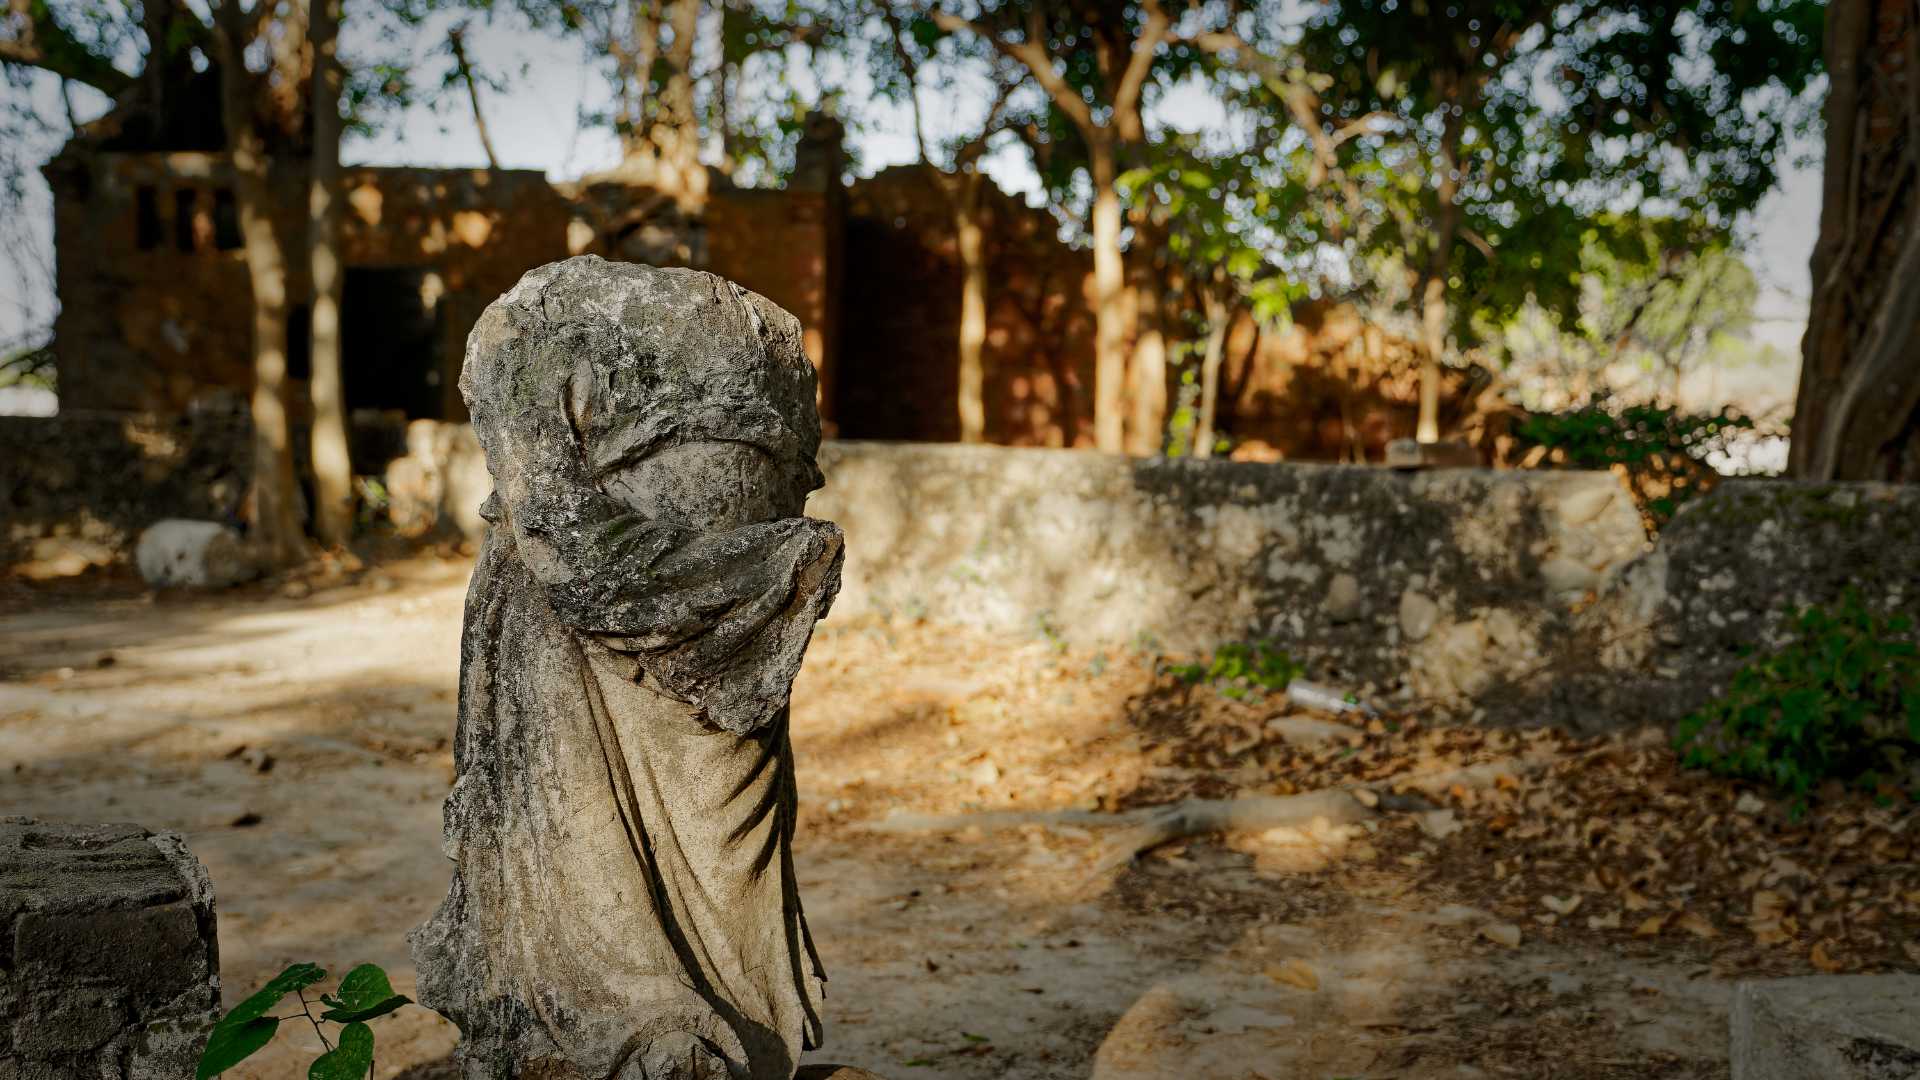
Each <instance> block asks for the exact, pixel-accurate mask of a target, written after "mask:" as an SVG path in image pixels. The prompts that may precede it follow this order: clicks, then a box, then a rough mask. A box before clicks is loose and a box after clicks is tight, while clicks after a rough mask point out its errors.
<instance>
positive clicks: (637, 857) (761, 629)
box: [413, 256, 854, 1080]
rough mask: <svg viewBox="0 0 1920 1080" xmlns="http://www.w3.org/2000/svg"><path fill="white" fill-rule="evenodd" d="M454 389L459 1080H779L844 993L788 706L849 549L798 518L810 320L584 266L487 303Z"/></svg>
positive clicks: (441, 988)
mask: <svg viewBox="0 0 1920 1080" xmlns="http://www.w3.org/2000/svg"><path fill="white" fill-rule="evenodd" d="M460 388H461V391H462V393H463V394H464V395H465V397H466V401H467V406H468V408H469V410H470V411H471V413H472V417H473V427H474V433H475V435H476V436H477V437H478V439H479V441H480V445H481V447H482V448H483V449H484V450H485V451H486V457H487V467H488V470H489V471H490V472H491V473H492V474H493V480H494V493H493V496H492V498H490V499H489V500H488V501H487V504H486V506H485V508H484V510H483V513H484V514H485V516H486V518H487V520H488V521H489V522H490V523H491V527H490V528H489V530H488V533H487V539H486V543H485V545H484V548H483V550H482V553H481V555H480V559H479V562H478V565H477V566H476V567H475V569H474V574H473V581H472V584H471V586H470V587H469V589H468V593H467V607H466V619H465V626H464V632H463V639H462V643H461V662H460V680H461V681H460V725H459V732H458V736H457V741H456V744H455V755H454V761H455V768H456V772H457V778H456V780H455V782H454V786H453V791H452V793H451V794H450V795H449V796H448V797H447V803H446V840H445V843H446V850H447V854H448V856H449V857H450V858H451V859H452V860H453V862H454V864H455V869H454V876H453V883H452V886H451V888H450V889H449V891H448V894H447V898H446V900H445V902H444V903H442V904H441V906H440V908H439V910H438V911H437V912H436V913H435V914H434V916H433V918H432V919H431V920H429V921H428V922H427V923H426V925H424V926H422V927H420V928H419V929H418V930H417V931H415V933H414V935H413V954H414V960H415V963H416V964H417V965H418V968H419V977H420V982H419V985H420V996H421V999H422V1001H423V1002H424V1003H426V1004H427V1005H429V1006H431V1007H432V1008H434V1009H436V1010H438V1011H440V1012H441V1013H443V1014H445V1015H446V1016H447V1017H448V1018H450V1019H452V1020H453V1021H454V1023H456V1024H457V1025H459V1027H460V1029H461V1032H462V1034H463V1036H464V1041H463V1043H462V1050H461V1055H462V1062H463V1068H464V1070H465V1075H466V1076H467V1077H468V1078H469V1080H515V1078H526V1080H532V1078H536V1077H537V1078H541V1080H669V1078H671V1080H694V1078H699V1080H708V1078H713V1080H721V1078H727V1080H734V1078H750V1080H773V1078H779V1080H788V1078H791V1077H793V1076H794V1074H795V1071H796V1068H797V1066H798V1061H799V1056H800V1053H801V1051H802V1050H803V1049H807V1048H811V1047H813V1046H815V1045H817V1044H818V1043H819V1041H820V1009H819V1002H820V994H821V984H822V983H823V982H824V981H825V976H824V975H823V974H822V972H821V969H820V964H819V961H818V959H817V957H816V956H815V955H814V950H813V943H812V941H811V940H810V938H809V937H808V934H807V925H806V919H805V917H804V916H803V915H802V914H801V909H800V900H799V896H798V894H797V892H796V883H795V880H794V871H793V858H792V852H791V842H792V838H793V826H794V806H795V798H794V779H793V759H792V752H791V748H790V746H789V742H788V736H787V699H788V694H789V691H790V687H791V684H792V681H793V677H794V674H795V673H796V672H797V671H798V669H799V667H800V661H801V657H802V655H803V654H804V653H805V651H806V647H807V641H808V639H809V637H810V636H811V634H812V631H813V624H814V622H815V621H816V620H817V619H819V618H821V617H822V616H824V615H825V614H826V612H827V607H828V605H829V604H830V603H831V602H832V600H833V596H834V593H835V591H836V589H837V588H838V586H839V575H840V560H841V537H840V531H839V529H837V528H836V527H834V526H833V525H832V524H830V523H828V522H824V521H815V520H813V519H810V518H806V517H803V516H801V515H802V512H803V508H804V505H805V502H806V496H807V492H809V491H811V490H813V489H815V488H818V487H819V486H820V484H821V477H820V472H819V470H818V469H817V468H816V467H815V465H814V452H815V451H816V450H817V449H818V446H819V441H820V422H819V416H818V414H817V412H816V410H815V406H814V372H813V366H812V364H811V363H809V361H808V359H807V357H806V355H805V353H804V352H803V351H802V350H801V339H800V326H799V324H798V323H797V322H796V321H795V320H794V318H793V317H792V316H791V315H789V314H787V313H786V312H785V311H782V310H780V309H779V308H778V307H776V306H775V305H774V304H772V303H771V302H769V301H767V300H766V299H764V298H762V297H760V296H757V295H755V294H753V293H751V292H748V291H747V290H745V289H742V288H740V287H739V286H737V285H734V284H732V283H730V282H728V281H725V280H723V279H721V278H718V277H715V276H713V275H711V274H705V273H699V272H696V271H688V270H665V269H655V268H652V267H647V266H641V265H636V264H626V263H609V262H605V261H603V260H601V259H598V258H594V257H591V256H588V257H583V258H576V259H569V260H567V261H565V262H560V263H554V264H552V265H549V266H545V267H542V268H540V269H538V270H535V271H533V272H531V273H529V274H528V275H527V276H526V277H525V278H523V279H521V281H520V283H519V284H518V285H516V286H515V287H514V288H513V290H512V291H510V292H508V293H507V294H506V295H505V296H503V297H501V298H500V299H499V300H498V301H496V302H495V303H494V304H493V305H492V306H491V307H489V308H488V309H487V311H486V313H485V314H484V315H483V316H482V317H481V319H480V322H479V324H478V325H477V326H476V327H475V328H474V331H473V336H472V337H471V339H470V340H469V341H468V344H467V356H466V364H465V368H464V370H463V371H462V372H461V376H460ZM844 1075H854V1074H852V1073H847V1074H844Z"/></svg>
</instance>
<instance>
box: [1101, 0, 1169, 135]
mask: <svg viewBox="0 0 1920 1080" xmlns="http://www.w3.org/2000/svg"><path fill="white" fill-rule="evenodd" d="M1172 27H1173V20H1171V19H1169V18H1168V17H1167V13H1166V11H1164V10H1162V9H1161V7H1160V4H1159V3H1158V0H1147V22H1146V25H1145V26H1143V27H1141V29H1140V37H1139V38H1138V39H1137V40H1135V41H1134V43H1133V55H1132V56H1131V57H1129V58H1128V60H1127V70H1126V71H1125V72H1123V73H1122V74H1121V76H1120V85H1119V87H1118V88H1117V89H1115V90H1114V93H1113V122H1114V124H1115V126H1117V127H1118V128H1119V129H1120V138H1121V139H1123V140H1125V141H1127V142H1139V141H1140V140H1141V139H1142V138H1143V137H1144V132H1142V131H1141V128H1140V94H1141V91H1142V90H1143V89H1144V88H1145V86H1146V83H1147V73H1148V72H1150V71H1151V70H1153V54H1154V52H1155V51H1156V50H1158V49H1159V48H1160V43H1161V42H1163V41H1165V40H1166V37H1167V34H1168V32H1169V31H1170V30H1171V29H1172Z"/></svg>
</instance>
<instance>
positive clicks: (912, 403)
mask: <svg viewBox="0 0 1920 1080" xmlns="http://www.w3.org/2000/svg"><path fill="white" fill-rule="evenodd" d="M982 194H983V198H982V204H981V210H980V213H981V223H982V230H983V232H984V233H985V244H984V247H985V252H986V257H987V260H988V272H987V282H988V285H987V288H988V296H987V337H986V346H985V352H984V357H983V360H984V367H985V369H986V371H985V374H986V413H987V441H989V442H993V443H1000V444H1003V445H1010V446H1052V447H1061V446H1090V445H1092V442H1093V435H1092V431H1093V298H1092V276H1093V261H1092V258H1091V256H1090V255H1089V253H1088V252H1086V251H1084V250H1077V249H1075V248H1072V247H1070V246H1069V245H1067V244H1066V243H1064V242H1062V241H1061V239H1060V236H1059V232H1060V227H1059V223H1058V222H1057V221H1056V220H1055V219H1054V217H1053V216H1052V215H1051V214H1049V213H1048V212H1047V211H1045V210H1040V209H1035V208H1033V207H1030V206H1028V205H1026V203H1025V202H1023V201H1022V200H1020V199H1018V198H1015V197H1013V196H1009V195H1007V194H1005V193H1003V192H1001V191H1000V190H999V189H998V188H997V187H994V186H993V185H991V184H988V185H987V186H986V187H985V189H984V190H983V193H982ZM847 204H848V206H847V228H846V243H847V252H846V293H845V299H844V300H843V311H844V313H845V331H844V334H843V340H844V342H845V348H844V349H843V350H842V351H841V353H840V354H839V373H838V381H839V386H840V390H839V395H838V400H837V409H838V414H839V419H840V428H839V430H840V432H841V433H842V434H843V435H845V436H847V437H849V438H862V439H896V440H906V441H935V442H941V441H952V440H954V439H956V438H958V435H959V420H958V415H957V408H956V400H957V385H958V379H957V374H956V369H955V364H956V361H955V353H956V350H957V347H958V342H959V307H960V279H961V268H960V261H959V255H958V251H957V248H956V241H955V239H954V230H953V225H952V222H951V219H950V216H949V212H948V210H947V204H946V201H945V199H944V197H943V196H942V194H941V192H940V191H939V190H938V189H937V188H936V187H935V185H934V184H933V182H932V180H931V178H930V177H929V176H928V174H927V172H926V171H925V170H924V169H922V168H920V167H917V166H900V167H896V168H891V169H886V170H883V171H881V172H880V173H878V174H876V175H875V176H873V177H871V178H868V179H864V180H858V181H855V182H854V183H853V185H852V186H851V187H850V188H849V189H848V199H847ZM1143 272H1145V271H1144V268H1142V267H1139V266H1135V267H1133V268H1131V271H1130V273H1131V274H1132V276H1133V278H1134V280H1135V282H1136V284H1137V280H1138V277H1139V275H1140V274H1141V273H1143ZM1137 302H1138V294H1137V291H1136V290H1135V288H1134V287H1133V286H1130V287H1129V291H1128V293H1127V295H1126V297H1125V299H1124V301H1123V305H1124V307H1125V308H1126V310H1127V312H1128V317H1129V319H1131V313H1132V311H1133V309H1134V306H1135V305H1136V304H1137ZM1165 303H1166V304H1167V307H1168V309H1169V310H1170V311H1171V312H1172V315H1171V316H1170V317H1169V318H1168V320H1167V329H1166V334H1167V338H1168V342H1169V345H1172V344H1173V343H1175V342H1188V343H1197V339H1198V338H1200V337H1201V335H1202V333H1203V325H1202V320H1201V316H1200V314H1199V303H1198V301H1197V300H1196V299H1195V298H1194V297H1191V296H1184V295H1178V294H1176V295H1170V296H1168V297H1167V298H1166V301H1165ZM1131 347H1132V343H1129V348H1131ZM1416 361H1417V357H1416V355H1415V352H1414V347H1413V345H1412V343H1411V342H1409V341H1408V340H1406V339H1405V338H1402V337H1400V336H1397V335H1395V334H1393V333H1391V332H1389V331H1387V330H1385V329H1383V328H1381V327H1379V326H1377V325H1371V324H1369V323H1367V322H1366V321H1365V320H1364V319H1363V318H1362V317H1361V316H1360V314H1359V312H1358V311H1357V310H1356V309H1355V308H1354V306H1353V305H1351V304H1347V303H1335V302H1328V301H1314V302H1309V303H1303V304H1301V305H1299V306H1298V307H1297V308H1296V310H1295V312H1294V320H1293V325H1292V326H1291V327H1289V328H1288V329H1287V330H1285V331H1284V332H1275V331H1272V330H1263V329H1262V328H1261V327H1260V326H1258V325H1256V324H1255V322H1254V321H1253V319H1252V318H1251V317H1250V316H1248V315H1247V314H1246V313H1245V312H1244V311H1243V312H1241V313H1240V314H1239V316H1238V318H1237V319H1236V320H1235V322H1234V323H1233V325H1232V328H1231V330H1230V332H1229V334H1228V338H1227V343H1226V357H1225V363H1224V364H1223V368H1222V371H1221V398H1220V405H1219V425H1218V426H1219V427H1220V428H1221V429H1222V430H1224V431H1225V432H1227V433H1228V434H1230V435H1232V436H1233V438H1234V441H1235V442H1236V443H1237V444H1239V447H1240V451H1239V453H1240V456H1243V457H1247V458H1251V459H1254V460H1267V461H1271V460H1281V459H1285V460H1295V461H1343V460H1348V461H1367V460H1372V461H1378V460H1380V459H1381V457H1382V456H1383V450H1384V447H1385V445H1386V443H1387V442H1388V441H1389V440H1391V439H1395V438H1404V437H1410V436H1412V434H1413V432H1414V422H1415V418H1416V415H1417V412H1418V385H1417V382H1416V379H1415V366H1416ZM1196 367H1197V360H1189V361H1187V363H1186V368H1196ZM1186 373H1187V372H1186V369H1185V368H1182V367H1181V366H1180V365H1179V364H1178V363H1177V362H1175V363H1173V364H1170V370H1169V379H1168V382H1169V385H1168V387H1167V400H1168V401H1169V402H1170V403H1177V402H1178V401H1179V400H1180V394H1181V378H1182V376H1183V374H1186ZM1466 390H1467V386H1466V380H1465V379H1464V378H1463V377H1462V376H1460V375H1459V374H1457V373H1452V372H1449V375H1448V383H1447V385H1446V387H1445V388H1444V391H1443V394H1442V403H1443V404H1442V412H1443V420H1452V419H1454V418H1455V417H1456V416H1457V415H1458V414H1459V413H1460V411H1461V410H1462V409H1463V407H1464V406H1465V404H1466ZM1476 434H1477V433H1476ZM1490 449H1491V447H1489V450H1490Z"/></svg>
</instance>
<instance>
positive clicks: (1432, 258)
mask: <svg viewBox="0 0 1920 1080" xmlns="http://www.w3.org/2000/svg"><path fill="white" fill-rule="evenodd" d="M1447 100H1452V96H1451V95H1449V96H1448V98H1447ZM1460 125H1461V114H1459V113H1456V112H1449V113H1448V114H1447V119H1446V121H1445V131H1444V132H1443V133H1442V134H1441V137H1440V181H1439V183H1438V184H1437V185H1435V192H1434V194H1435V201H1436V205H1435V207H1434V220H1433V238H1432V241H1431V245H1430V246H1429V247H1428V249H1427V267H1426V270H1425V271H1424V272H1423V276H1422V280H1421V283H1420V286H1421V287H1420V338H1421V346H1422V351H1424V352H1425V354H1426V355H1425V356H1424V357H1422V358H1421V362H1420V419H1419V423H1418V426H1417V427H1416V428H1415V430H1414V438H1415V439H1417V440H1419V441H1420V442H1423V443H1434V442H1439V441H1440V362H1441V360H1442V359H1443V358H1444V357H1445V356H1446V353H1447V324H1448V322H1449V319H1448V315H1449V312H1448V310H1447V277H1448V276H1449V275H1450V274H1451V273H1452V272H1453V242H1454V234H1455V233H1457V232H1458V231H1459V229H1460V167H1459V163H1458V162H1457V161H1456V160H1455V159H1456V157H1457V154H1456V149H1457V147H1458V146H1459V142H1460Z"/></svg>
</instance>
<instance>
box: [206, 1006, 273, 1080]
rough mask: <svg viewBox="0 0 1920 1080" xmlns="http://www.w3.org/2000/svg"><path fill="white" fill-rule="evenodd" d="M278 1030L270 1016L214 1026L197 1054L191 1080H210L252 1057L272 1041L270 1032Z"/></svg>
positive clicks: (221, 1022)
mask: <svg viewBox="0 0 1920 1080" xmlns="http://www.w3.org/2000/svg"><path fill="white" fill-rule="evenodd" d="M228 1019H231V1017H229V1018H228ZM279 1028H280V1021H279V1020H277V1019H275V1018H274V1017H271V1016H259V1017H254V1018H253V1019H251V1020H243V1021H241V1022H239V1023H237V1024H230V1023H228V1022H227V1020H222V1021H220V1022H219V1023H218V1024H215V1025H214V1026H213V1034H212V1035H210V1036H208V1038H207V1048H206V1050H204V1051H202V1052H201V1054H200V1067H199V1068H197V1069H195V1070H194V1072H193V1075H194V1080H210V1078H211V1077H215V1076H218V1075H220V1074H221V1073H223V1072H226V1071H227V1070H228V1069H231V1068H233V1067H234V1066H235V1065H238V1064H240V1063H241V1062H243V1061H245V1060H247V1058H249V1057H252V1056H253V1052H254V1051H256V1050H258V1049H260V1048H261V1047H263V1046H265V1045H267V1044H268V1043H270V1042H272V1041H273V1033H274V1032H275V1031H278V1030H279Z"/></svg>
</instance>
